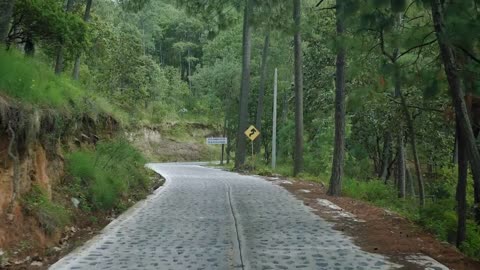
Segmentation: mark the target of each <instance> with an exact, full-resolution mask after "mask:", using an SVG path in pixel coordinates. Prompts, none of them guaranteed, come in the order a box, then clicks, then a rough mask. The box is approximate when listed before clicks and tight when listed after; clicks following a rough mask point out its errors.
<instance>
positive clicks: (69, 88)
mask: <svg viewBox="0 0 480 270" xmlns="http://www.w3.org/2000/svg"><path fill="white" fill-rule="evenodd" d="M0 91H2V92H5V93H6V94H7V95H9V96H12V97H15V98H18V99H20V100H22V101H26V102H30V103H35V104H47V105H51V106H54V107H60V106H63V105H66V104H67V103H68V102H69V101H71V100H77V99H78V98H79V97H80V96H81V95H82V92H83V91H82V90H81V89H80V88H78V87H76V86H75V85H74V84H73V83H72V82H71V81H70V80H68V79H65V78H62V77H58V76H55V74H54V73H53V72H52V71H51V69H50V68H49V67H47V66H46V65H45V64H43V63H41V62H40V61H37V60H35V59H32V58H26V57H24V56H21V55H20V54H19V53H18V52H16V51H15V50H10V51H6V50H3V49H1V48H0Z"/></svg>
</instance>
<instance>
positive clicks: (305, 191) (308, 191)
mask: <svg viewBox="0 0 480 270" xmlns="http://www.w3.org/2000/svg"><path fill="white" fill-rule="evenodd" d="M299 192H301V193H310V192H311V191H310V190H308V189H300V190H299Z"/></svg>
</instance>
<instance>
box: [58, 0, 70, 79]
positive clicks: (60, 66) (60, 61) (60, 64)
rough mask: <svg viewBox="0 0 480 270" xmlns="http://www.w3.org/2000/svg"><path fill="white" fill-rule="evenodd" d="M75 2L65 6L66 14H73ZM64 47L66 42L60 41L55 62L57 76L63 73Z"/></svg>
mask: <svg viewBox="0 0 480 270" xmlns="http://www.w3.org/2000/svg"><path fill="white" fill-rule="evenodd" d="M74 2H75V0H68V1H67V5H66V6H65V12H67V13H68V12H71V11H72V9H73V3H74ZM63 46H64V41H63V40H62V41H60V42H59V44H58V48H57V57H56V60H55V74H56V75H60V74H61V73H62V71H63V62H64V57H63Z"/></svg>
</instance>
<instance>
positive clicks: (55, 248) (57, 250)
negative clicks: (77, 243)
mask: <svg viewBox="0 0 480 270" xmlns="http://www.w3.org/2000/svg"><path fill="white" fill-rule="evenodd" d="M52 249H53V251H55V252H60V251H61V250H62V248H60V247H53V248H52Z"/></svg>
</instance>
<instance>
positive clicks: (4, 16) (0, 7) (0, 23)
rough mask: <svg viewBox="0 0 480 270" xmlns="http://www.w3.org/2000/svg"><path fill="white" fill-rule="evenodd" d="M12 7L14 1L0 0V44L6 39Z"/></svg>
mask: <svg viewBox="0 0 480 270" xmlns="http://www.w3.org/2000/svg"><path fill="white" fill-rule="evenodd" d="M14 6H15V0H0V42H4V41H6V39H7V37H8V31H9V30H10V28H9V26H10V21H11V19H12V12H13V7H14Z"/></svg>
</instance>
